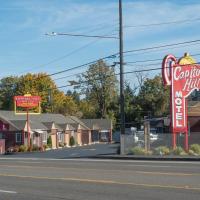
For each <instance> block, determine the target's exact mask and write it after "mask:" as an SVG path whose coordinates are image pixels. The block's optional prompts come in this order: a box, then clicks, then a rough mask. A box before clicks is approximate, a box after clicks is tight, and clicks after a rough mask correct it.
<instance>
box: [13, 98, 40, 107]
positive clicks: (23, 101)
mask: <svg viewBox="0 0 200 200" xmlns="http://www.w3.org/2000/svg"><path fill="white" fill-rule="evenodd" d="M14 100H15V102H16V106H18V107H23V108H33V107H37V106H38V105H39V102H40V101H41V97H40V96H15V97H14Z"/></svg>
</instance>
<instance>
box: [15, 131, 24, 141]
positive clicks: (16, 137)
mask: <svg viewBox="0 0 200 200" xmlns="http://www.w3.org/2000/svg"><path fill="white" fill-rule="evenodd" d="M19 135H20V140H18V139H19V138H18V136H19ZM15 141H16V143H21V142H22V133H15Z"/></svg>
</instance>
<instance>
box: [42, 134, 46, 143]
mask: <svg viewBox="0 0 200 200" xmlns="http://www.w3.org/2000/svg"><path fill="white" fill-rule="evenodd" d="M42 142H47V132H43V133H42Z"/></svg>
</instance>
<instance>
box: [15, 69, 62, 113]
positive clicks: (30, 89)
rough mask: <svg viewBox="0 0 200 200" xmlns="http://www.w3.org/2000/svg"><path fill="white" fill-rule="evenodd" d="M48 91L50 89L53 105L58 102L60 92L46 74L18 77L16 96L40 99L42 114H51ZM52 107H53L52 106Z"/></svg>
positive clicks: (29, 74)
mask: <svg viewBox="0 0 200 200" xmlns="http://www.w3.org/2000/svg"><path fill="white" fill-rule="evenodd" d="M49 89H52V98H53V104H57V101H59V100H60V99H59V98H60V96H61V94H60V93H61V92H60V91H59V90H58V89H56V85H55V83H54V81H53V80H52V79H51V77H49V76H48V75H47V74H46V73H39V74H31V73H28V74H26V75H23V76H20V77H19V81H18V84H17V88H16V95H24V94H27V93H30V94H31V95H38V96H40V97H41V99H42V100H41V108H42V112H51V105H50V103H49ZM53 106H54V105H53Z"/></svg>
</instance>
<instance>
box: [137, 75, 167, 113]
mask: <svg viewBox="0 0 200 200" xmlns="http://www.w3.org/2000/svg"><path fill="white" fill-rule="evenodd" d="M169 102H170V90H169V88H165V87H164V86H163V83H162V78H161V76H159V75H157V76H155V77H154V78H153V79H146V80H145V81H144V84H143V85H142V86H141V90H140V91H139V94H138V104H139V105H140V106H141V108H142V110H143V111H145V112H149V113H151V116H163V115H166V114H169Z"/></svg>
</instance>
